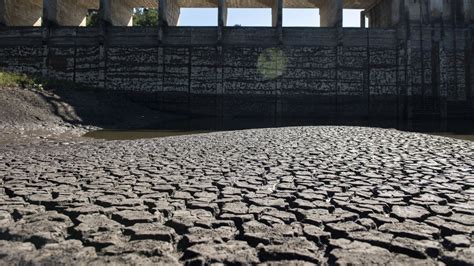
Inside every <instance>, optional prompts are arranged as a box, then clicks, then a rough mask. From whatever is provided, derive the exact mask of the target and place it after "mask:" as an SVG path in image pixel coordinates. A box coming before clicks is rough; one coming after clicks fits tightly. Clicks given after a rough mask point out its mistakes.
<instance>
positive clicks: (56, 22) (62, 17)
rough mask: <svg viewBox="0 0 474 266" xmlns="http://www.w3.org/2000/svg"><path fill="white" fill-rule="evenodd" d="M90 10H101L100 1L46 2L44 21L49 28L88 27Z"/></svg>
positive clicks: (55, 0)
mask: <svg viewBox="0 0 474 266" xmlns="http://www.w3.org/2000/svg"><path fill="white" fill-rule="evenodd" d="M89 9H99V0H44V1H43V21H44V23H45V24H46V25H49V26H82V27H83V26H86V17H87V14H88V12H89Z"/></svg>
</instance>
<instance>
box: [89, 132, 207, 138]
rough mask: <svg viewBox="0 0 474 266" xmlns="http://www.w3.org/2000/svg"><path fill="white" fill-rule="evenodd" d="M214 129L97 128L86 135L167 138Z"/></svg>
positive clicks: (94, 136)
mask: <svg viewBox="0 0 474 266" xmlns="http://www.w3.org/2000/svg"><path fill="white" fill-rule="evenodd" d="M210 132H212V131H180V130H97V131H91V132H89V133H87V134H85V135H84V137H86V138H93V139H103V140H137V139H153V138H165V137H174V136H184V135H195V134H203V133H210Z"/></svg>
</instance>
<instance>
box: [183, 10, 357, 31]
mask: <svg viewBox="0 0 474 266" xmlns="http://www.w3.org/2000/svg"><path fill="white" fill-rule="evenodd" d="M361 11H362V10H359V9H344V12H343V26H344V27H360V12H361ZM235 25H240V26H259V27H271V26H272V10H271V9H270V8H229V10H228V13H227V26H235ZM178 26H217V8H182V9H181V14H180V19H179V24H178ZM283 26H284V27H319V26H320V24H319V9H316V8H304V9H298V8H284V9H283Z"/></svg>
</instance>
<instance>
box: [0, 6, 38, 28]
mask: <svg viewBox="0 0 474 266" xmlns="http://www.w3.org/2000/svg"><path fill="white" fill-rule="evenodd" d="M42 16H43V0H0V25H4V26H41V20H42V19H41V17H42Z"/></svg>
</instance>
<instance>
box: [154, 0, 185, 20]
mask: <svg viewBox="0 0 474 266" xmlns="http://www.w3.org/2000/svg"><path fill="white" fill-rule="evenodd" d="M159 3H160V4H159V7H158V13H159V14H158V19H159V24H160V25H161V26H177V25H178V21H179V14H180V8H179V5H178V2H177V1H176V0H160V2H159Z"/></svg>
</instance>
